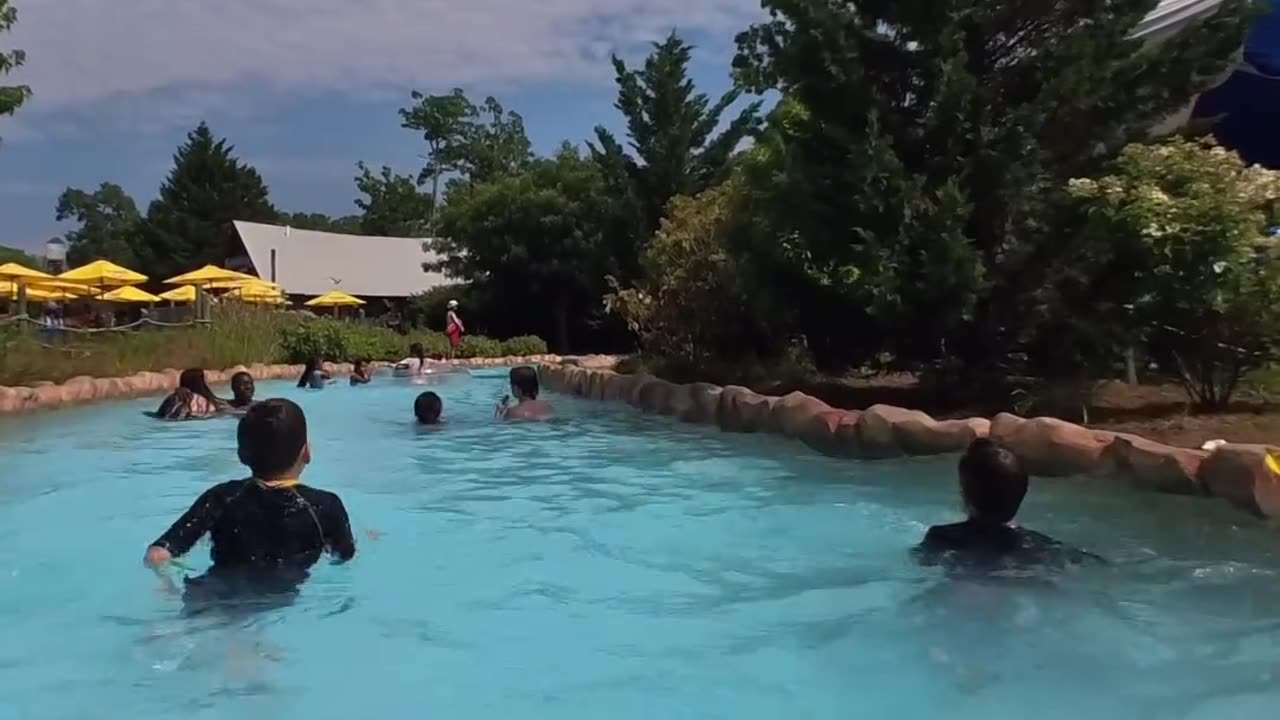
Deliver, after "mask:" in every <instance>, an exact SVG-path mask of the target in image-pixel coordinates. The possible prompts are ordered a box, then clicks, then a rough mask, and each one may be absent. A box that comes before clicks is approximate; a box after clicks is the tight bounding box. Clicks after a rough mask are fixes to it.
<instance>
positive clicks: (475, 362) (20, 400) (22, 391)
mask: <svg viewBox="0 0 1280 720" xmlns="http://www.w3.org/2000/svg"><path fill="white" fill-rule="evenodd" d="M565 359H566V358H562V357H561V356H559V355H529V356H511V357H500V358H471V359H467V360H455V361H452V362H453V364H454V365H460V366H462V367H467V368H481V367H509V366H514V365H535V366H536V365H538V364H540V363H558V362H561V361H562V360H565ZM568 360H570V361H574V360H573V358H568ZM370 365H372V366H373V367H376V368H387V367H390V366H391V363H386V362H374V363H370ZM302 367H303V366H302V365H267V364H263V363H254V364H253V365H248V366H245V365H237V366H235V367H230V368H227V369H226V370H205V379H206V380H208V382H209V384H210V385H224V384H226V383H229V382H231V376H232V375H234V374H236V373H238V372H247V373H249V374H250V375H252V376H253V377H254V379H255V380H284V379H291V378H296V377H298V376H299V375H301V374H302ZM324 368H325V370H327V371H329V372H330V373H332V374H334V375H350V374H351V369H352V365H351V363H325V364H324ZM179 373H180V371H179V370H176V369H174V368H167V369H165V370H160V371H158V372H153V371H145V370H144V371H141V372H136V373H134V374H132V375H126V376H124V377H109V378H95V377H90V376H88V375H81V376H78V377H73V378H71V379H69V380H67V381H65V382H62V383H52V382H36V383H32V384H31V385H19V386H17V387H6V386H0V415H13V414H19V413H30V412H37V411H42V410H56V409H58V408H63V407H70V406H74V405H84V404H87V403H91V402H98V401H102V400H124V399H128V398H138V397H146V396H148V395H163V394H166V393H168V392H170V391H172V390H173V389H174V388H176V387H177V386H178V375H179Z"/></svg>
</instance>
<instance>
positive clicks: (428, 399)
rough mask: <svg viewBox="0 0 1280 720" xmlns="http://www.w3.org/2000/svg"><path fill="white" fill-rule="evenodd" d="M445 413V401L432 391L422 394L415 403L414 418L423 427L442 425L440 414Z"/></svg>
mask: <svg viewBox="0 0 1280 720" xmlns="http://www.w3.org/2000/svg"><path fill="white" fill-rule="evenodd" d="M443 412H444V401H443V400H441V399H440V396H439V395H437V394H435V393H433V392H431V391H427V392H424V393H420V394H419V395H418V397H417V398H415V399H414V401H413V416H414V417H416V418H418V422H419V423H420V424H422V425H442V424H443V421H442V420H441V419H440V414H441V413H443Z"/></svg>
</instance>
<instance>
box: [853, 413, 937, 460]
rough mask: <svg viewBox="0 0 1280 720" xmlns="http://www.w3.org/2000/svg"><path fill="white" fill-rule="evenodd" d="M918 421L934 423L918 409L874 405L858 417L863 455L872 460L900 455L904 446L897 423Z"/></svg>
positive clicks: (858, 431) (859, 445)
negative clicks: (899, 437) (900, 440)
mask: <svg viewBox="0 0 1280 720" xmlns="http://www.w3.org/2000/svg"><path fill="white" fill-rule="evenodd" d="M913 420H914V421H916V422H919V423H924V424H929V423H933V422H934V420H933V418H931V417H929V416H928V415H926V414H925V413H922V412H920V411H918V410H907V409H906V408H900V407H897V406H896V405H872V406H871V407H869V408H867V409H866V410H865V411H863V413H862V415H861V416H859V417H858V424H857V426H856V427H857V430H856V432H857V438H858V450H859V453H860V455H861V457H865V458H868V459H872V460H878V459H883V458H892V457H899V456H900V455H902V452H903V451H902V446H901V445H899V444H898V435H897V431H896V430H895V429H894V426H895V425H899V424H901V423H905V422H910V421H913Z"/></svg>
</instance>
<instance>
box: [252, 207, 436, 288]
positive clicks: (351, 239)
mask: <svg viewBox="0 0 1280 720" xmlns="http://www.w3.org/2000/svg"><path fill="white" fill-rule="evenodd" d="M235 226H236V232H237V233H239V234H240V240H241V241H242V242H243V243H244V248H245V250H246V251H247V252H248V254H249V260H250V261H251V262H252V263H253V267H254V270H255V271H256V274H257V275H258V277H260V278H262V279H264V280H270V281H272V282H276V283H279V284H280V285H281V287H283V288H284V291H285V293H286V294H288V295H322V294H324V293H327V292H329V291H330V290H335V289H337V290H341V291H343V292H346V293H350V294H352V295H356V296H360V297H408V296H410V295H414V294H417V293H420V292H424V291H426V290H429V289H431V288H433V287H436V286H439V285H444V284H447V283H448V282H449V281H448V280H447V279H445V277H444V276H443V275H441V274H440V273H429V272H425V271H423V269H422V264H423V263H424V262H427V261H431V260H435V257H434V256H433V255H431V254H429V253H427V252H426V251H425V250H424V249H423V240H422V238H401V237H374V236H368V235H343V234H341V233H330V232H320V231H317V230H299V229H298V228H291V227H286V226H284V225H265V224H263V223H253V222H245V221H242V220H236V221H235ZM273 251H274V265H273V257H272V253H273ZM273 267H274V276H273Z"/></svg>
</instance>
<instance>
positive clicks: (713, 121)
mask: <svg viewBox="0 0 1280 720" xmlns="http://www.w3.org/2000/svg"><path fill="white" fill-rule="evenodd" d="M693 50H694V48H693V46H692V45H689V44H688V43H686V42H685V41H684V40H683V39H682V38H681V37H680V36H679V35H677V34H675V33H674V32H673V33H671V35H669V36H668V37H667V38H666V39H665V40H663V41H662V42H656V43H654V44H653V50H652V52H651V53H650V54H649V56H648V57H647V58H646V59H645V61H644V64H643V66H642V67H640V68H636V69H633V68H629V67H627V65H626V63H625V62H623V61H622V59H621V58H619V57H617V56H616V55H615V56H613V58H612V61H613V68H614V74H615V79H616V82H617V85H618V96H617V100H616V102H615V103H614V107H615V108H617V110H618V112H620V113H622V116H623V118H624V119H625V120H626V125H627V141H628V146H629V147H630V152H628V150H627V148H624V147H623V145H622V143H620V142H619V141H618V140H617V138H615V137H614V135H613V134H612V133H611V132H609V131H608V130H607V129H605V128H604V127H603V126H598V127H596V130H595V134H596V142H595V144H594V145H593V146H592V152H593V155H594V157H595V158H596V161H597V162H598V163H599V164H600V166H601V167H602V168H603V169H604V170H605V172H606V173H607V175H608V176H609V177H608V180H607V182H609V183H610V185H611V187H612V189H613V192H614V194H615V196H616V197H618V199H619V202H620V203H621V206H620V207H622V208H623V209H629V210H631V211H632V212H634V213H635V217H634V218H633V220H634V222H635V223H636V225H635V227H634V228H633V229H632V232H633V233H634V234H635V237H634V242H633V247H631V248H625V247H624V248H622V250H623V251H627V250H629V251H630V252H631V253H632V254H635V253H636V252H638V250H637V248H638V247H639V245H641V244H642V243H643V242H644V241H645V240H646V239H647V238H649V237H650V236H652V234H653V233H654V232H655V231H656V230H657V229H658V225H659V222H660V220H661V218H662V217H663V216H664V214H665V213H666V209H667V203H669V202H670V201H671V199H672V198H673V197H676V196H677V195H684V196H690V197H691V196H693V195H697V194H698V193H700V192H702V191H703V190H706V189H707V188H709V187H711V186H712V185H714V184H716V183H718V182H721V181H723V180H724V179H726V178H727V177H728V172H729V169H730V167H731V160H732V158H733V154H734V152H735V151H736V150H737V149H738V148H739V146H740V145H741V144H742V142H743V141H744V140H746V139H747V138H748V137H750V136H751V135H752V134H753V133H754V132H755V131H756V129H757V128H758V126H759V110H760V102H759V101H756V102H751V103H748V104H747V105H746V107H744V108H742V109H741V110H740V111H739V112H738V114H737V116H735V117H734V118H733V119H732V120H730V121H729V122H728V124H727V125H726V126H725V127H724V128H723V130H720V132H718V133H717V130H719V129H720V126H721V122H722V119H723V117H724V115H725V113H726V112H728V111H729V109H730V108H731V107H732V106H733V104H734V103H735V102H737V101H738V99H739V98H740V97H741V95H742V91H741V90H739V89H734V90H730V91H729V92H727V93H725V94H724V95H723V96H721V97H720V98H719V99H718V100H716V101H715V102H714V103H713V102H712V101H711V98H710V97H708V96H707V94H706V93H701V92H698V91H697V88H696V87H695V86H694V84H693V80H692V79H690V77H689V63H690V61H691V60H692V57H693Z"/></svg>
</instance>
